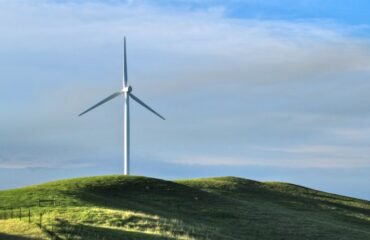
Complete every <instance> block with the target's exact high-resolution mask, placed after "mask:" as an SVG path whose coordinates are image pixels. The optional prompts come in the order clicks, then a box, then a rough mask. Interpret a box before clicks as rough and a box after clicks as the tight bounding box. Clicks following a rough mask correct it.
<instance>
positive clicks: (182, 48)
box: [0, 0, 370, 200]
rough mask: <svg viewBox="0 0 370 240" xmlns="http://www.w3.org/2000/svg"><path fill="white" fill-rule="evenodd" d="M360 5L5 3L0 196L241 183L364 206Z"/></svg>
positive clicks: (369, 129) (369, 55)
mask: <svg viewBox="0 0 370 240" xmlns="http://www.w3.org/2000/svg"><path fill="white" fill-rule="evenodd" d="M369 8H370V3H369V2H368V1H355V0H354V1H351V2H349V1H338V0H337V1H333V0H327V1H324V2H322V1H318V0H301V1H299V0H298V1H297V0H296V1H293V0H271V1H257V0H245V1H241V0H231V1H221V0H218V1H211V0H205V1H199V0H190V1H185V0H174V1H169V0H159V1H149V0H148V1H145V0H137V1H136V0H131V1H118V0H110V1H99V0H95V1H87V0H70V1H67V0H64V1H63V0H27V1H26V0H1V1H0V31H1V34H0V55H1V58H0V73H1V77H0V189H9V188H14V187H21V186H26V185H30V184H36V183H41V182H44V181H50V180H55V179H63V178H69V177H80V176H93V175H106V174H121V173H122V172H123V160H122V158H123V154H122V119H123V118H122V114H123V110H122V107H123V105H122V99H118V98H117V99H115V100H113V101H112V102H109V103H107V104H105V105H103V106H101V107H100V108H98V109H95V110H94V111H92V112H89V113H88V114H86V115H84V116H83V117H82V118H79V117H78V116H77V115H78V114H79V113H80V112H82V111H83V110H85V109H86V108H88V107H90V106H91V105H93V104H95V103H96V102H98V101H99V100H101V99H103V98H105V97H106V96H108V95H110V94H112V93H113V92H115V91H117V90H119V89H120V88H121V84H122V55H123V36H126V37H127V44H128V46H127V47H128V78H129V82H130V84H131V85H132V87H133V91H134V93H135V95H136V96H138V97H139V98H141V99H142V100H143V101H145V102H146V103H147V104H148V105H149V106H151V107H153V108H154V109H155V110H156V111H158V112H159V113H160V114H162V115H163V116H164V117H166V119H167V120H166V121H162V120H161V119H159V118H157V117H156V116H155V115H153V114H152V113H150V112H148V111H147V110H146V109H144V108H143V107H141V106H140V105H138V104H136V103H135V102H132V104H131V109H130V110H131V113H132V115H131V116H132V118H131V119H132V123H131V141H132V142H131V146H132V149H131V166H132V169H131V170H132V174H134V175H144V176H150V177H157V178H163V179H184V178H196V177H214V176H237V177H243V178H248V179H254V180H258V181H283V182H290V183H294V184H299V185H304V186H306V187H310V188H315V189H319V190H322V191H327V192H332V193H337V194H342V195H348V196H352V197H357V198H362V199H367V200H370V188H369V187H368V184H369V182H370V174H369V172H370V100H369V97H368V92H369V90H370V34H369V33H370V31H369V30H370V25H369V22H370V16H369V14H368V11H367V10H368V9H369Z"/></svg>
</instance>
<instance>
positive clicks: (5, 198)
mask: <svg viewBox="0 0 370 240" xmlns="http://www.w3.org/2000/svg"><path fill="white" fill-rule="evenodd" d="M39 199H43V200H46V199H55V203H56V206H52V205H48V204H46V205H44V206H40V207H39V206H38V200H39ZM0 207H2V208H3V209H5V210H2V212H1V210H0V218H1V216H3V217H4V216H8V218H9V216H10V210H9V209H11V208H12V209H16V210H13V211H14V212H13V215H14V216H13V218H12V219H8V220H1V219H0V239H48V235H49V236H50V235H53V236H54V237H55V238H56V239H91V240H94V239H106V240H107V239H140V240H144V239H212V240H217V239H226V240H227V239H230V240H231V239H235V240H240V239H259V240H263V239H269V240H271V239H279V240H283V239H289V240H292V239H293V240H294V239H299V240H302V239H326V240H330V239H335V240H338V239H351V240H352V239H358V240H361V239H364V240H365V239H366V240H367V239H370V202H369V201H365V200H359V199H354V198H349V197H344V196H339V195H335V194H330V193H325V192H320V191H316V190H313V189H309V188H305V187H301V186H297V185H293V184H288V183H280V182H257V181H252V180H247V179H242V178H235V177H219V178H203V179H191V180H181V181H165V180H160V179H154V178H146V177H135V176H118V175H114V176H101V177H87V178H76V179H68V180H62V181H54V182H49V183H45V184H40V185H35V186H30V187H25V188H19V189H13V190H5V191H0ZM19 208H21V211H22V220H17V215H16V214H17V213H16V211H18V209H19ZM28 210H29V211H30V213H31V218H30V219H29V220H30V221H31V223H30V224H28V218H27V211H28ZM40 213H41V214H43V215H42V228H41V229H40V228H39V227H37V224H39V221H40ZM24 214H25V215H24Z"/></svg>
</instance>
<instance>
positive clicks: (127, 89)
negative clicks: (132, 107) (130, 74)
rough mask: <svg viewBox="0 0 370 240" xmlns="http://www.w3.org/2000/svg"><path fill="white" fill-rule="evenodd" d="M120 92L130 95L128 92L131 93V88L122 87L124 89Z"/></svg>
mask: <svg viewBox="0 0 370 240" xmlns="http://www.w3.org/2000/svg"><path fill="white" fill-rule="evenodd" d="M122 92H124V93H130V92H132V87H131V86H128V87H124V88H122Z"/></svg>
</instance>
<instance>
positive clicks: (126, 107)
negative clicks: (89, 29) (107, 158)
mask: <svg viewBox="0 0 370 240" xmlns="http://www.w3.org/2000/svg"><path fill="white" fill-rule="evenodd" d="M120 95H123V97H124V104H123V161H124V175H129V174H130V97H131V98H132V99H133V100H135V101H136V102H137V103H139V104H141V105H142V106H143V107H145V108H146V109H148V110H149V111H151V112H152V113H154V114H155V115H157V116H158V117H160V118H162V119H163V120H165V118H164V117H162V116H161V115H160V114H159V113H157V112H156V111H154V110H153V109H152V108H150V107H149V106H148V105H146V104H145V103H144V102H143V101H141V100H140V99H139V98H138V97H136V96H135V95H134V94H132V87H131V86H130V85H128V79H127V57H126V37H125V38H124V40H123V87H122V89H121V90H120V91H118V92H115V93H113V94H112V95H110V96H109V97H107V98H105V99H103V100H102V101H100V102H98V103H97V104H95V105H94V106H92V107H91V108H89V109H87V110H86V111H84V112H82V113H81V114H79V115H78V116H82V115H84V114H85V113H87V112H89V111H91V110H93V109H94V108H96V107H98V106H100V105H102V104H104V103H106V102H108V101H110V100H112V99H113V98H115V97H118V96H120Z"/></svg>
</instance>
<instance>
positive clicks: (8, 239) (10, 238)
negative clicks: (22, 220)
mask: <svg viewBox="0 0 370 240" xmlns="http://www.w3.org/2000/svg"><path fill="white" fill-rule="evenodd" d="M0 239H4V240H36V239H37V238H29V237H23V236H17V235H9V234H5V233H0Z"/></svg>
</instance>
